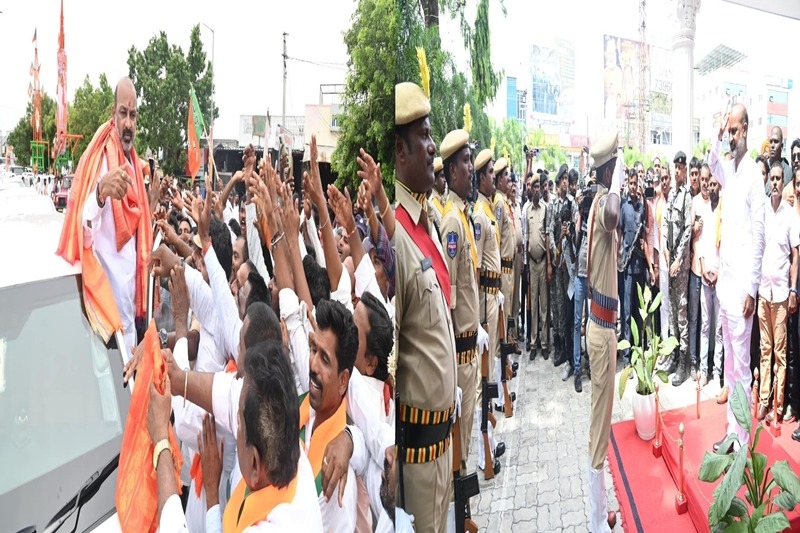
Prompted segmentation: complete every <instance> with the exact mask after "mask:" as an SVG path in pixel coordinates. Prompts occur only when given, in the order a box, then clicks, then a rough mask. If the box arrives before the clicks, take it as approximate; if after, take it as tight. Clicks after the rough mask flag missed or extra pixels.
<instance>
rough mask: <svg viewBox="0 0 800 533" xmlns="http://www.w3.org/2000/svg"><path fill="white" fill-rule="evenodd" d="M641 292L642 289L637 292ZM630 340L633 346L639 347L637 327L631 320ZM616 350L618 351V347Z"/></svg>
mask: <svg viewBox="0 0 800 533" xmlns="http://www.w3.org/2000/svg"><path fill="white" fill-rule="evenodd" d="M641 291H642V289H641V288H640V289H639V292H640V293H641ZM631 338H632V339H633V345H634V346H639V326H637V325H636V321H635V320H631ZM617 349H618V350H619V347H617Z"/></svg>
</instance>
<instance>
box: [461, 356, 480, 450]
mask: <svg viewBox="0 0 800 533" xmlns="http://www.w3.org/2000/svg"><path fill="white" fill-rule="evenodd" d="M479 364H480V355H478V356H476V357H475V358H474V359H473V360H472V361H471V362H469V363H467V364H465V365H458V386H459V387H461V464H467V460H468V459H469V443H470V440H472V439H471V437H472V424H473V423H474V419H475V402H476V401H477V399H478V386H479V384H480V376H478V372H480V368H479V367H478V365H479Z"/></svg>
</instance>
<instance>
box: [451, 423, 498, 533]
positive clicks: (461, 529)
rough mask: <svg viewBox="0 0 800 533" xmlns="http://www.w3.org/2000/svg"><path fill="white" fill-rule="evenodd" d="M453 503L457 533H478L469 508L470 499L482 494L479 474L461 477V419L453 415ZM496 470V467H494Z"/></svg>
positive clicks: (474, 473)
mask: <svg viewBox="0 0 800 533" xmlns="http://www.w3.org/2000/svg"><path fill="white" fill-rule="evenodd" d="M453 416H454V417H455V423H454V424H453V436H452V442H453V502H454V504H455V509H456V533H466V532H467V531H469V533H478V524H476V523H475V521H474V520H472V510H471V509H470V508H469V499H470V498H472V497H473V496H477V495H478V494H480V492H481V489H480V485H479V484H478V474H477V472H473V473H471V474H469V475H467V476H464V477H462V476H461V417H460V416H456V415H455V414H454V415H453ZM492 470H494V465H492Z"/></svg>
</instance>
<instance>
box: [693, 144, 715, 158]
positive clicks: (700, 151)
mask: <svg viewBox="0 0 800 533" xmlns="http://www.w3.org/2000/svg"><path fill="white" fill-rule="evenodd" d="M710 149H711V141H709V140H708V139H701V140H700V144H696V145H694V153H693V154H692V155H694V157H696V158H697V159H700V160H703V159H705V158H706V153H708V151H709V150H710Z"/></svg>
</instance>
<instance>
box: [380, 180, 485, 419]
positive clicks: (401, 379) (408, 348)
mask: <svg viewBox="0 0 800 533" xmlns="http://www.w3.org/2000/svg"><path fill="white" fill-rule="evenodd" d="M395 194H396V197H397V200H398V204H399V206H402V207H403V208H405V209H406V211H408V214H409V216H410V218H411V220H412V221H419V220H420V218H421V217H424V216H427V214H426V213H425V212H424V211H423V209H422V206H421V205H420V204H419V202H417V201H416V200H415V199H414V198H413V197H412V196H411V194H409V193H408V191H406V189H405V188H404V187H402V186H400V185H398V186H397V187H396V188H395ZM399 206H398V208H399ZM428 230H429V231H428V233H429V234H431V238H432V239H433V240H434V242H439V241H438V237H437V236H436V231H435V229H434V228H433V225H429V226H428ZM394 239H395V250H396V252H397V253H396V254H395V257H396V261H397V270H396V271H395V284H396V285H395V286H396V293H395V311H396V313H395V320H396V324H395V343H396V344H395V346H397V373H396V378H397V379H396V381H397V390H398V391H399V392H400V402H401V403H403V404H406V405H410V406H412V407H416V408H418V409H426V410H432V411H445V410H447V409H449V408H450V407H451V406H452V405H453V402H454V401H455V396H456V345H455V338H454V336H453V324H452V322H451V319H450V309H448V308H447V301H446V300H445V298H444V294H443V293H442V289H441V287H440V286H439V281H438V279H437V277H436V272H435V271H434V269H433V267H432V266H429V265H430V258H428V260H425V259H426V258H425V257H424V256H423V253H422V251H421V250H420V248H419V247H418V246H417V244H416V243H415V242H414V240H413V239H412V238H411V236H410V235H409V234H408V232H407V231H406V230H405V228H404V227H403V225H402V224H400V223H398V224H397V226H396V227H395V235H394ZM440 253H441V252H440ZM476 314H477V313H476Z"/></svg>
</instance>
